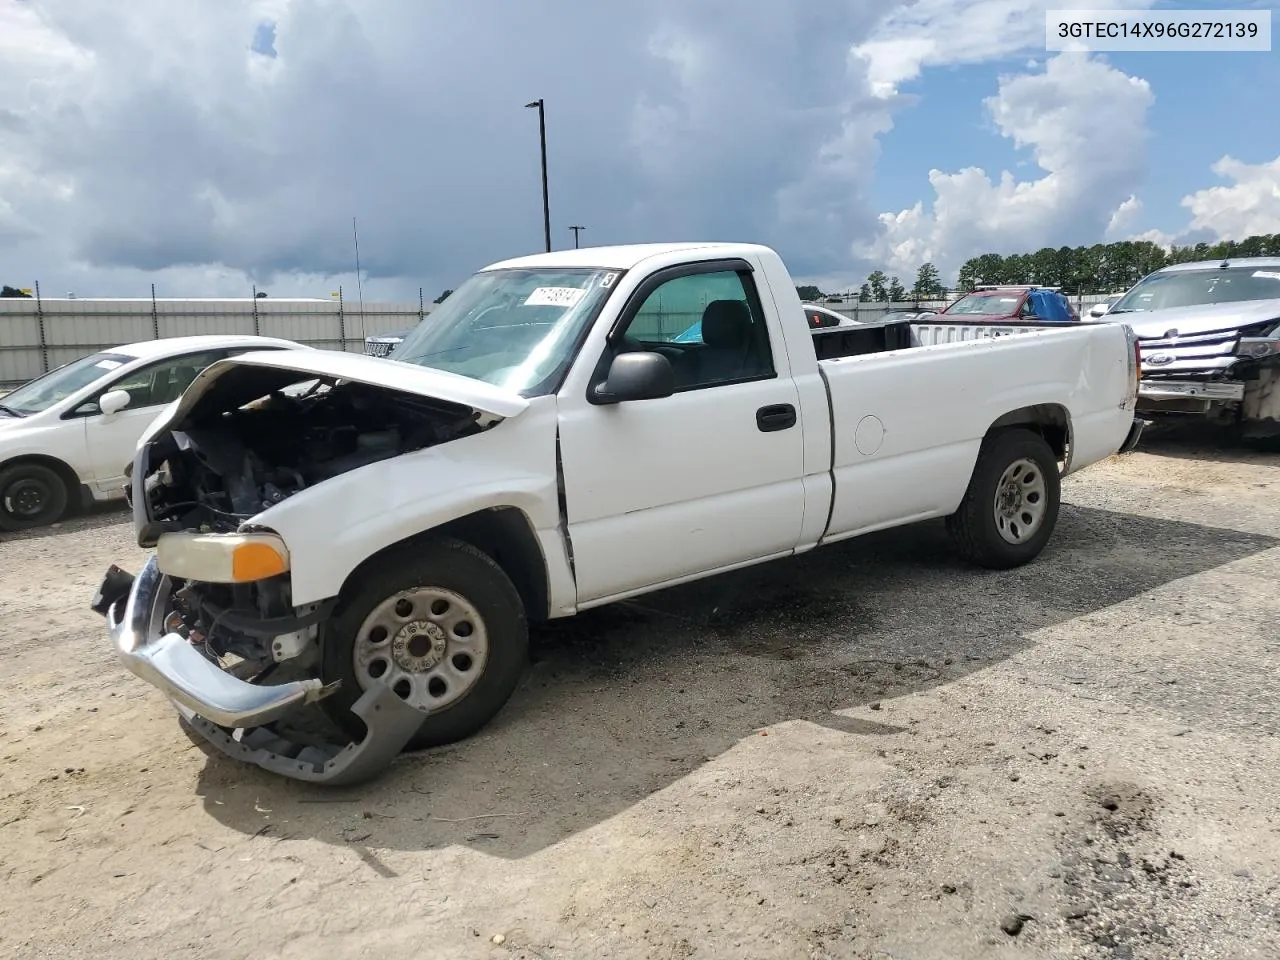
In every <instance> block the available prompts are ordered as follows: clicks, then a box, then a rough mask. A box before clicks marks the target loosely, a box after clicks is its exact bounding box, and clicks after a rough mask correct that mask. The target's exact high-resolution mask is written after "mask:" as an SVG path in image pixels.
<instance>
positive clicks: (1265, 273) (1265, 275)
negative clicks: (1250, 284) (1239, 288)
mask: <svg viewBox="0 0 1280 960" xmlns="http://www.w3.org/2000/svg"><path fill="white" fill-rule="evenodd" d="M1253 275H1254V276H1255V277H1262V279H1264V280H1280V273H1277V272H1276V271H1274V270H1255V271H1253Z"/></svg>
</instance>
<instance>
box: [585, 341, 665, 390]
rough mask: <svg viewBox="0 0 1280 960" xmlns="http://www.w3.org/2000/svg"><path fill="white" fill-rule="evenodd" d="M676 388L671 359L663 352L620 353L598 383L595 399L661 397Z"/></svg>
mask: <svg viewBox="0 0 1280 960" xmlns="http://www.w3.org/2000/svg"><path fill="white" fill-rule="evenodd" d="M675 392H676V377H675V371H674V370H672V368H671V361H670V360H668V359H667V358H666V357H664V356H663V355H662V354H660V353H650V352H647V351H637V352H633V353H620V354H618V355H617V356H616V357H614V358H613V363H612V364H610V366H609V376H608V379H606V380H605V381H604V383H602V384H600V385H599V386H597V387H596V389H595V393H594V395H593V397H592V402H593V403H624V402H626V401H628V400H658V399H660V398H662V397H669V396H671V395H672V394H673V393H675Z"/></svg>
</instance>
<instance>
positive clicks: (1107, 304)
mask: <svg viewBox="0 0 1280 960" xmlns="http://www.w3.org/2000/svg"><path fill="white" fill-rule="evenodd" d="M1123 296H1124V294H1123V293H1113V294H1111V296H1109V297H1106V298H1105V299H1103V300H1099V301H1098V302H1097V303H1095V304H1094V305H1093V306H1092V307H1090V308H1089V316H1090V317H1091V318H1093V319H1094V320H1097V319H1098V318H1100V317H1105V316H1106V315H1107V312H1108V311H1109V310H1110V309H1111V308H1112V307H1114V306H1115V305H1116V302H1117V301H1118V300H1119V299H1120V298H1121V297H1123Z"/></svg>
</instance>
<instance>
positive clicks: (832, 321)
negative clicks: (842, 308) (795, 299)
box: [803, 303, 858, 330]
mask: <svg viewBox="0 0 1280 960" xmlns="http://www.w3.org/2000/svg"><path fill="white" fill-rule="evenodd" d="M803 306H804V315H805V319H807V320H808V321H809V329H810V330H825V329H826V328H827V327H838V326H840V325H841V324H845V323H857V322H858V321H857V320H856V319H855V318H853V317H850V316H847V315H846V314H843V313H837V312H836V311H835V310H831V309H829V308H827V307H822V306H819V305H818V304H816V303H806V304H804V305H803Z"/></svg>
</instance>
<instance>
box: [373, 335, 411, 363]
mask: <svg viewBox="0 0 1280 960" xmlns="http://www.w3.org/2000/svg"><path fill="white" fill-rule="evenodd" d="M411 333H413V330H412V328H411V329H409V330H398V331H396V332H395V333H382V334H378V335H377V336H372V337H365V338H364V352H365V353H367V354H368V355H369V356H371V357H389V356H391V351H393V350H394V349H395V348H396V347H398V346H400V344H402V343H404V338H405V337H407V336H408V335H409V334H411Z"/></svg>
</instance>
